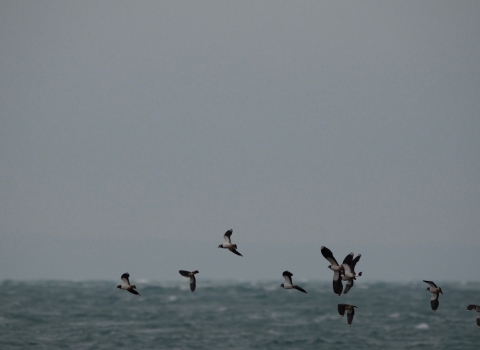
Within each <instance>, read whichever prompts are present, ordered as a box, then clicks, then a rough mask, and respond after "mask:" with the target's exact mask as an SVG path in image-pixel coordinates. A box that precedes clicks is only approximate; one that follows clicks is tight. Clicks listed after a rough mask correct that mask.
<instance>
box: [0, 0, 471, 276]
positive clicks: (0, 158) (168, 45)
mask: <svg viewBox="0 0 480 350" xmlns="http://www.w3.org/2000/svg"><path fill="white" fill-rule="evenodd" d="M479 14H480V2H478V1H455V2H452V1H422V2H414V1H362V2H357V1H296V2H292V1H283V2H282V1H236V2H233V1H232V2H224V1H202V2H196V1H190V2H188V1H182V2H179V1H163V2H158V1H137V2H132V1H101V2H86V1H82V2H65V1H42V2H37V1H2V2H1V3H0V48H1V50H0V67H1V69H0V118H1V119H0V122H1V125H0V147H1V154H0V178H1V182H0V190H1V192H0V193H1V202H0V240H1V244H0V279H6V278H14V279H38V278H50V279H118V278H119V276H120V274H121V273H123V272H125V271H129V272H130V273H131V275H132V278H134V279H135V278H138V279H139V278H147V279H153V280H176V279H181V278H182V277H181V276H180V275H179V274H178V270H179V269H198V270H200V275H199V276H198V277H199V279H200V278H205V279H207V278H214V279H244V280H250V279H251V280H256V279H260V278H266V279H276V280H278V281H279V283H281V281H282V277H281V273H282V271H284V270H285V269H289V270H290V271H292V272H293V273H294V275H295V276H296V277H297V278H300V279H311V280H319V279H324V280H327V279H330V278H331V272H330V271H329V270H327V265H328V263H327V261H326V260H325V259H324V258H323V257H322V256H321V254H320V247H321V246H322V245H325V246H327V247H329V248H331V249H332V250H333V252H334V254H335V255H336V257H337V260H343V258H344V257H345V255H346V254H348V253H349V252H351V251H353V252H355V253H362V260H360V262H359V264H358V265H357V266H358V267H357V269H358V270H363V272H364V277H363V279H364V281H374V280H397V279H399V280H416V279H420V280H421V279H425V278H427V279H436V280H477V281H478V279H479V275H478V271H477V265H478V250H479V249H480V235H479V232H478V228H479V226H480V225H479V224H480V215H479V214H480V183H479V178H480V177H479V173H480V152H479V151H480V137H479V131H480V118H479V111H480V60H479V57H480V22H479V21H478V16H479ZM230 228H233V236H232V238H233V241H234V242H235V243H237V244H238V247H239V248H238V250H239V251H240V252H241V253H243V255H244V258H240V257H237V256H235V255H233V254H231V253H229V252H228V251H224V250H220V249H218V248H217V246H218V245H219V244H221V243H222V242H223V237H222V236H223V233H224V232H225V231H226V230H228V229H230Z"/></svg>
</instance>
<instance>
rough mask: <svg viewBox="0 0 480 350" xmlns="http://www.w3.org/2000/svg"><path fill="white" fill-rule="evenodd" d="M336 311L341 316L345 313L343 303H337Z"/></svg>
mask: <svg viewBox="0 0 480 350" xmlns="http://www.w3.org/2000/svg"><path fill="white" fill-rule="evenodd" d="M338 313H339V314H340V316H342V317H343V316H344V315H345V304H338Z"/></svg>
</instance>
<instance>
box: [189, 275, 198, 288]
mask: <svg viewBox="0 0 480 350" xmlns="http://www.w3.org/2000/svg"><path fill="white" fill-rule="evenodd" d="M196 286H197V283H196V280H195V275H192V276H190V290H191V291H192V292H193V291H194V290H195V287H196Z"/></svg>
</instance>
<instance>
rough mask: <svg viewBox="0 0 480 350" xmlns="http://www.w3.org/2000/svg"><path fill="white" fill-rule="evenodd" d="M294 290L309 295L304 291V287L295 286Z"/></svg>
mask: <svg viewBox="0 0 480 350" xmlns="http://www.w3.org/2000/svg"><path fill="white" fill-rule="evenodd" d="M293 288H295V289H296V290H299V291H300V292H303V293H307V291H306V290H305V289H303V288H302V287H299V286H293Z"/></svg>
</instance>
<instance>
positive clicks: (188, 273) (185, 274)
mask: <svg viewBox="0 0 480 350" xmlns="http://www.w3.org/2000/svg"><path fill="white" fill-rule="evenodd" d="M178 272H179V273H180V275H182V276H183V277H189V275H190V271H185V270H180V271H178Z"/></svg>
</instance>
